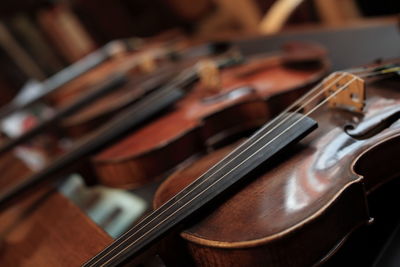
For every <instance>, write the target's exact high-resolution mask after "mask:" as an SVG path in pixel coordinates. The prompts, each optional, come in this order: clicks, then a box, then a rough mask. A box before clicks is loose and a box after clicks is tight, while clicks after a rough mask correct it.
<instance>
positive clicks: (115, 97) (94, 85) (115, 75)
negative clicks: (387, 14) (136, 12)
mask: <svg viewBox="0 0 400 267" xmlns="http://www.w3.org/2000/svg"><path fill="white" fill-rule="evenodd" d="M112 44H113V46H110V45H109V46H110V47H109V48H110V49H111V48H114V50H117V51H114V53H117V52H118V49H115V46H117V47H116V48H118V47H119V46H118V44H119V45H121V44H120V43H119V42H114V43H112ZM119 48H120V49H119V50H121V51H122V48H121V47H119ZM229 49H231V48H230V45H229V44H225V43H207V44H203V45H198V46H197V47H187V48H185V49H183V50H178V51H175V50H169V49H167V48H164V49H161V48H158V49H157V50H156V51H153V50H151V51H148V50H145V51H142V52H140V53H139V52H135V53H134V54H132V53H128V54H127V55H125V56H123V55H122V52H121V51H120V52H119V53H120V56H118V57H117V58H115V59H114V60H110V61H108V62H106V63H103V64H102V65H101V66H98V67H97V68H95V69H92V70H90V71H89V72H88V73H86V74H83V75H82V76H80V77H78V78H76V79H74V80H72V81H70V82H69V83H67V84H66V85H64V86H62V87H60V88H58V89H57V90H56V89H54V90H52V91H49V92H48V93H47V94H45V95H43V96H42V98H45V99H44V100H46V101H47V100H51V101H50V102H53V106H52V108H53V109H55V111H54V112H53V113H54V114H53V115H51V116H50V117H49V118H45V119H43V120H41V121H40V122H39V123H37V124H36V125H34V127H32V128H30V129H29V130H28V131H26V132H25V133H23V134H22V135H20V136H18V137H17V138H14V139H11V140H9V141H8V142H5V144H3V145H2V146H0V153H4V152H6V151H9V150H10V149H12V148H14V147H16V146H17V145H20V144H22V143H24V142H26V141H28V140H31V139H32V138H34V137H35V136H37V135H39V134H41V133H43V132H44V131H45V130H47V133H48V132H49V130H50V129H51V133H52V135H53V136H51V138H50V136H49V137H48V138H47V139H55V138H56V137H57V138H62V137H64V138H68V139H70V138H73V139H78V138H81V137H82V136H83V135H85V134H88V133H89V132H90V131H93V130H94V129H96V128H98V127H99V126H101V125H102V124H104V123H105V122H107V121H108V120H110V119H111V118H112V117H113V116H115V115H117V114H118V113H119V112H121V111H123V110H124V109H126V108H127V107H129V106H130V105H132V104H133V103H135V102H136V101H138V100H139V99H141V98H142V97H144V96H145V95H146V94H149V93H150V92H151V91H153V90H155V89H157V88H158V87H160V85H161V84H165V83H167V81H168V80H170V79H171V78H172V77H173V76H174V75H176V74H177V73H178V72H179V71H180V70H182V69H184V68H187V67H188V66H190V65H192V64H193V62H194V61H196V60H197V58H198V57H202V56H206V55H208V56H214V55H217V54H219V53H224V52H225V51H227V50H229ZM167 55H169V56H167ZM168 57H171V59H173V60H172V61H171V62H169V61H166V60H165V59H166V58H168ZM89 59H90V58H89ZM160 60H163V61H164V62H157V63H156V61H160ZM92 61H93V60H92ZM156 64H157V66H156ZM138 69H141V71H138ZM63 72H65V71H62V72H61V73H60V75H61V74H62V73H63ZM109 72H110V73H111V74H109V75H108V73H109ZM106 74H107V75H106ZM61 76H62V75H61ZM103 76H106V77H105V78H104V77H103ZM52 99H53V100H52ZM55 99H62V101H61V100H55ZM35 101H37V99H36V100H32V101H31V102H32V103H34V102H35ZM47 102H49V101H47ZM37 143H38V142H36V143H35V145H34V147H35V148H37V149H41V148H40V145H37ZM53 143H54V144H53V146H56V148H53V149H51V150H55V151H60V150H64V149H63V148H57V147H58V145H57V142H56V141H55V140H54V142H53ZM47 147H49V145H47ZM42 150H50V149H49V148H46V149H42ZM51 156H52V157H53V156H54V155H51Z"/></svg>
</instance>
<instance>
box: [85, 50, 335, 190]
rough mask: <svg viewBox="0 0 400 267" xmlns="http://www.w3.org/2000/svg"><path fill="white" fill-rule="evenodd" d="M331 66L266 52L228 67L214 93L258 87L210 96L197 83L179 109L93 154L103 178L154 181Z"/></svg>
mask: <svg viewBox="0 0 400 267" xmlns="http://www.w3.org/2000/svg"><path fill="white" fill-rule="evenodd" d="M307 66H308V65H307ZM326 69H327V63H326V62H325V61H322V63H321V62H319V63H317V64H316V65H314V66H313V67H311V68H307V67H305V68H291V67H286V66H284V65H283V62H282V61H280V60H276V58H273V59H272V60H271V58H270V57H260V58H257V59H254V60H253V61H251V62H249V63H246V64H245V65H243V66H238V67H233V68H230V69H228V70H223V71H222V72H221V81H222V85H221V88H222V89H221V91H220V92H219V93H217V95H214V96H211V97H216V98H218V95H220V96H221V95H226V94H227V93H228V92H233V91H235V90H237V89H238V88H244V87H247V88H252V90H249V91H248V92H247V93H246V94H244V95H242V96H240V97H236V98H232V99H229V98H227V99H224V98H221V100H219V101H206V100H205V99H210V93H209V92H207V91H206V89H204V88H203V87H202V85H201V84H199V85H197V86H195V88H194V89H193V90H192V91H191V92H190V93H189V94H188V95H187V97H185V98H184V99H183V100H182V101H180V102H179V103H178V104H177V105H176V108H175V109H174V110H172V111H171V112H169V113H168V114H166V115H165V116H163V117H161V118H159V119H157V120H156V121H154V122H153V123H151V124H150V125H148V126H146V127H144V128H142V129H140V130H139V131H137V132H135V133H134V134H132V135H130V136H128V137H127V138H125V139H124V140H122V141H121V142H119V143H117V144H116V145H114V146H111V147H110V148H108V149H106V150H104V151H103V152H101V153H99V154H98V155H96V156H95V157H93V160H92V162H93V164H94V167H95V169H96V172H97V174H98V178H99V180H100V182H101V183H104V184H106V185H108V186H115V187H128V188H133V187H136V186H138V185H141V184H144V183H147V182H150V181H151V180H152V179H154V177H159V176H160V175H161V174H163V173H165V172H166V171H168V170H169V169H171V168H172V167H174V166H176V165H177V164H179V163H181V162H182V161H183V160H184V159H188V158H189V157H190V156H192V155H194V154H195V153H199V152H201V151H204V150H205V149H206V147H207V145H210V144H215V143H218V142H219V141H221V140H223V139H225V138H227V137H229V136H232V135H235V134H237V133H239V132H243V131H246V130H249V129H254V128H255V127H257V126H259V125H261V124H262V123H264V122H265V121H266V120H267V119H268V118H269V117H271V116H272V114H274V113H276V112H277V111H278V110H282V108H284V107H286V106H287V105H288V104H289V103H291V101H293V100H294V99H295V97H296V96H297V95H298V94H301V92H304V91H305V90H306V89H307V87H308V88H309V85H311V84H313V83H315V82H316V81H317V80H318V79H319V78H320V77H321V75H323V74H324V73H325V71H326ZM273 98H279V99H280V100H281V104H279V105H271V108H269V105H268V104H269V103H270V101H272V100H273ZM265 103H267V105H265Z"/></svg>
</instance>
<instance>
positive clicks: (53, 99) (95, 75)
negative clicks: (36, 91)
mask: <svg viewBox="0 0 400 267" xmlns="http://www.w3.org/2000/svg"><path fill="white" fill-rule="evenodd" d="M136 60H137V54H136V53H129V54H126V55H124V56H117V57H112V58H111V59H109V60H108V61H106V62H104V63H102V64H100V65H98V66H97V67H95V68H93V69H91V70H90V71H88V72H87V73H85V74H83V75H81V76H79V77H78V78H76V79H74V80H72V81H70V82H68V83H67V84H65V85H64V86H62V87H60V88H58V89H57V90H56V91H54V92H52V93H51V94H49V95H48V96H47V97H46V101H48V102H49V103H50V104H51V105H52V106H54V107H62V106H64V105H67V104H68V103H70V102H71V101H74V99H76V98H77V97H78V96H79V95H80V94H82V93H83V92H85V91H86V90H88V89H90V88H93V87H94V86H95V85H96V83H98V81H101V80H103V79H104V78H106V77H107V76H109V75H111V74H112V73H116V72H118V70H119V69H120V70H124V69H126V66H127V65H128V64H132V63H133V62H135V61H136Z"/></svg>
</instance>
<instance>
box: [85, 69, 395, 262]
mask: <svg viewBox="0 0 400 267" xmlns="http://www.w3.org/2000/svg"><path fill="white" fill-rule="evenodd" d="M399 72H400V65H399V62H398V61H393V62H390V63H384V64H380V65H372V66H367V67H362V68H356V69H350V70H347V71H343V72H335V73H333V74H331V75H329V76H328V77H327V78H325V79H324V80H323V81H322V82H321V83H319V84H318V85H317V86H316V87H314V88H313V89H312V90H310V91H309V92H308V93H306V94H305V95H304V96H303V97H301V98H299V99H298V100H297V101H296V102H294V103H293V104H292V105H290V106H289V107H287V109H285V111H284V112H282V113H281V114H280V115H278V116H277V117H275V118H274V119H273V120H271V121H270V122H269V123H267V124H265V125H264V126H263V127H262V128H260V129H259V130H258V131H257V132H256V133H255V134H253V135H252V136H251V137H250V138H249V139H247V140H246V141H244V142H242V143H241V144H240V145H238V146H236V147H226V148H223V149H221V150H218V151H216V152H214V153H211V154H209V155H207V156H205V157H203V158H202V159H200V160H198V161H197V162H195V163H194V164H192V165H190V166H187V167H186V168H184V169H182V170H178V171H177V172H175V173H174V174H172V175H171V176H170V177H169V178H168V179H167V180H166V181H165V182H164V183H163V184H162V185H161V186H160V188H159V189H158V191H157V193H156V197H155V199H154V206H155V210H154V211H153V212H152V213H150V214H149V215H148V216H146V217H145V218H143V219H142V220H141V221H140V222H139V223H138V224H136V225H135V226H133V227H132V228H131V229H130V230H129V231H127V232H126V233H125V234H124V235H122V236H121V237H120V238H118V239H116V240H115V241H114V242H113V244H111V245H110V246H108V247H107V248H105V249H104V250H103V251H102V252H100V253H99V254H97V255H96V256H95V257H94V258H92V259H91V260H89V261H88V262H87V263H86V264H85V265H84V266H116V265H117V264H122V263H128V262H129V263H134V264H137V263H138V262H141V260H143V258H140V255H142V253H143V252H144V251H146V249H148V248H149V247H151V246H152V245H154V244H155V242H156V241H157V240H160V239H161V238H162V237H165V236H166V235H167V234H168V233H170V234H172V235H171V236H166V237H165V239H164V240H162V241H161V244H160V245H159V246H158V247H156V248H158V249H159V250H158V251H159V253H160V255H162V256H164V258H163V259H164V260H165V262H166V263H167V266H168V265H169V264H170V266H194V265H195V266H312V265H319V264H323V263H325V262H327V260H329V258H330V257H331V256H332V255H334V254H335V252H336V251H337V250H338V249H339V248H340V246H341V245H343V244H344V243H345V241H346V239H347V238H348V237H349V236H350V234H351V233H353V232H354V231H356V230H357V229H359V228H361V227H363V226H365V225H368V224H369V223H370V222H371V220H370V216H369V209H368V196H369V195H370V194H371V193H372V192H374V191H376V190H379V189H380V188H381V187H382V185H384V184H387V183H390V181H391V180H393V179H395V178H396V177H398V174H399V173H400V169H399V164H398V160H397V153H398V152H399V151H400V138H399V137H400V123H399V114H400V112H399V104H400V94H399V92H398V90H397V88H398V86H399V82H400V80H399V77H398V74H399ZM174 233H175V234H176V233H178V235H173V234H174ZM179 233H180V234H179ZM171 250H173V251H171ZM177 251H179V254H177V253H176V252H177ZM186 253H187V254H186ZM186 260H188V261H186Z"/></svg>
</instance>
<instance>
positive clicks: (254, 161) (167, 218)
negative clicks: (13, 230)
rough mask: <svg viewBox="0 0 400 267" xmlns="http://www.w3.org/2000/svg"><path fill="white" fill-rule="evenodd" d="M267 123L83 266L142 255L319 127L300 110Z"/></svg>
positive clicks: (112, 262)
mask: <svg viewBox="0 0 400 267" xmlns="http://www.w3.org/2000/svg"><path fill="white" fill-rule="evenodd" d="M282 121H284V123H280V122H279V121H278V122H276V123H275V124H272V125H266V126H265V127H263V128H262V129H261V130H259V131H258V132H257V133H256V134H254V135H253V136H252V137H251V138H250V139H249V140H248V141H246V142H245V143H244V144H242V145H241V146H240V147H239V148H238V149H236V150H234V151H233V152H232V153H231V154H229V155H228V156H227V157H225V158H224V159H223V160H222V161H220V162H219V163H218V164H216V165H215V166H214V167H212V168H211V169H210V170H209V171H207V172H206V173H204V174H203V175H202V176H200V177H199V178H198V179H197V180H195V181H194V182H193V183H191V184H190V185H188V186H187V187H186V188H185V189H183V190H182V191H181V192H179V193H178V194H177V195H175V196H174V197H173V198H172V199H170V200H169V201H168V202H166V203H165V204H164V205H163V206H161V207H160V208H159V209H157V210H155V211H154V212H152V213H151V214H150V215H149V216H148V217H146V218H145V219H143V220H142V221H141V222H139V223H138V224H137V225H135V226H134V227H133V228H131V229H130V230H129V231H128V232H126V233H125V234H124V235H123V236H121V237H120V238H118V239H117V240H116V241H115V242H113V243H112V244H111V245H110V246H109V247H107V248H106V249H105V250H103V251H102V252H101V253H99V254H98V255H97V256H95V257H94V258H93V259H91V260H90V261H88V262H87V263H86V264H85V265H84V266H86V267H89V266H116V265H118V264H120V263H123V262H125V261H126V260H127V259H130V258H134V257H136V256H139V255H140V254H141V253H142V252H143V251H144V250H145V249H146V248H148V247H149V246H150V245H151V244H153V243H154V242H155V241H156V240H158V239H159V238H161V237H163V236H164V235H165V234H167V233H168V232H169V231H170V230H171V229H173V228H174V227H175V226H177V225H178V224H179V223H181V222H182V221H183V220H185V219H187V218H188V217H189V216H190V215H192V214H193V213H194V212H196V211H197V210H198V209H199V208H201V207H203V206H204V205H206V204H208V203H209V202H210V201H212V200H213V199H215V198H216V197H218V196H219V195H220V194H222V193H223V192H224V191H226V190H227V189H229V188H230V187H231V186H232V185H234V184H235V183H237V182H238V181H239V180H241V179H242V178H243V177H245V176H246V175H247V174H248V173H249V172H251V171H252V170H254V169H255V168H256V167H258V166H259V165H261V164H262V163H264V162H266V161H267V160H268V159H270V158H271V157H273V156H274V155H276V154H277V153H278V152H280V151H282V150H283V149H284V148H286V147H287V146H289V145H290V144H292V143H294V142H297V141H298V140H300V139H301V138H303V137H304V136H306V135H307V134H308V133H310V132H311V131H312V130H314V129H315V128H316V127H317V123H316V122H315V121H314V120H312V119H310V118H308V117H303V115H300V114H293V113H290V114H286V116H283V120H282Z"/></svg>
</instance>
